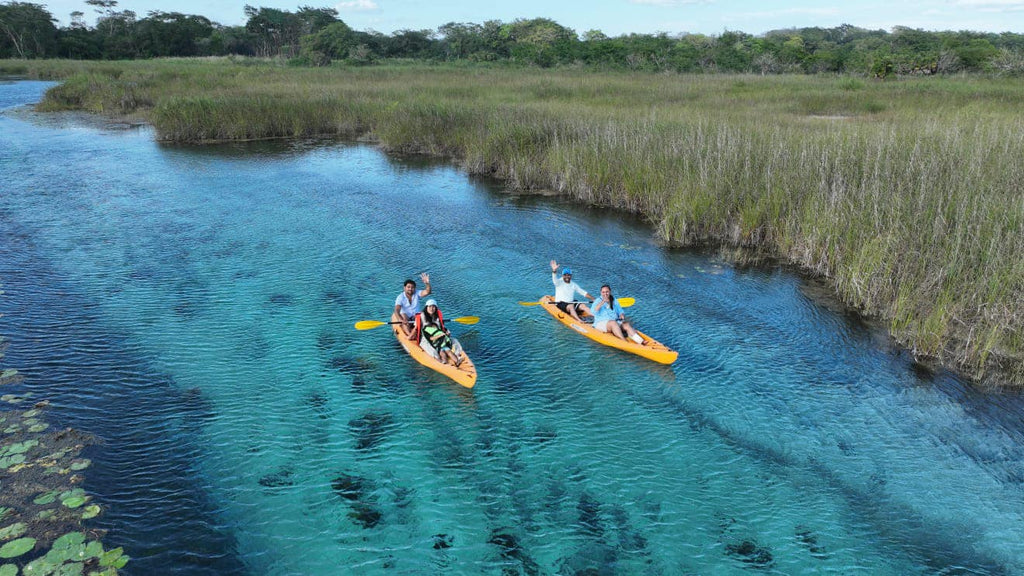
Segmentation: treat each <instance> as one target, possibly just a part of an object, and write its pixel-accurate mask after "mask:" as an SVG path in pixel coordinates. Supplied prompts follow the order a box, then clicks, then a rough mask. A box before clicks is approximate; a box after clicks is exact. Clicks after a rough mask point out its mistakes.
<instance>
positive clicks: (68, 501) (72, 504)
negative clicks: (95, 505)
mask: <svg viewBox="0 0 1024 576" xmlns="http://www.w3.org/2000/svg"><path fill="white" fill-rule="evenodd" d="M88 500H89V498H88V497H86V496H72V497H70V498H65V499H64V500H61V504H63V505H65V506H67V507H68V508H78V507H79V506H81V505H82V504H85V503H86V502H87V501H88Z"/></svg>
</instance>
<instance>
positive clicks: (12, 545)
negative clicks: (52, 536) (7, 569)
mask: <svg viewBox="0 0 1024 576" xmlns="http://www.w3.org/2000/svg"><path fill="white" fill-rule="evenodd" d="M35 547H36V539H35V538H18V539H17V540H11V541H10V542H8V543H7V544H4V545H3V546H0V558H17V557H18V556H21V555H22V554H24V553H25V552H28V551H29V550H31V549H33V548H35Z"/></svg>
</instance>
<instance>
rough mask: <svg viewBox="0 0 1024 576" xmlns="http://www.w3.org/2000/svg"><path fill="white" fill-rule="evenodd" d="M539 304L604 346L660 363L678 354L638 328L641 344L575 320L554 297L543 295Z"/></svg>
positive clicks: (674, 359) (669, 360)
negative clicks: (641, 339)
mask: <svg viewBox="0 0 1024 576" xmlns="http://www.w3.org/2000/svg"><path fill="white" fill-rule="evenodd" d="M540 305H541V306H543V307H544V309H545V310H547V311H548V314H551V315H552V316H554V317H555V318H558V321H559V322H561V323H562V324H565V325H566V326H568V327H569V328H572V329H573V330H575V331H577V332H579V333H580V334H583V335H584V336H586V337H587V338H590V339H591V340H594V341H595V342H600V343H601V344H604V345H605V346H611V347H612V348H618V349H619V350H623V351H626V352H629V353H631V354H636V355H637V356H643V357H644V358H647V359H648V360H654V361H655V362H660V363H662V364H671V363H673V362H675V361H676V358H677V357H678V356H679V353H678V352H676V351H675V350H672V349H671V348H669V347H668V346H665V345H664V344H662V343H661V342H658V341H657V340H655V339H654V338H651V337H650V336H648V335H647V334H644V333H643V332H640V331H639V330H637V334H639V335H640V336H641V337H642V338H643V339H644V343H643V344H637V343H636V342H633V341H632V340H623V339H622V338H619V337H618V336H616V335H614V334H609V333H608V332H601V331H599V330H596V329H594V327H593V326H592V325H590V324H587V323H584V322H577V321H576V319H575V318H573V317H572V316H570V315H569V314H566V313H565V312H562V311H561V310H559V309H558V308H557V307H556V306H555V299H554V297H552V296H544V297H543V298H541V299H540Z"/></svg>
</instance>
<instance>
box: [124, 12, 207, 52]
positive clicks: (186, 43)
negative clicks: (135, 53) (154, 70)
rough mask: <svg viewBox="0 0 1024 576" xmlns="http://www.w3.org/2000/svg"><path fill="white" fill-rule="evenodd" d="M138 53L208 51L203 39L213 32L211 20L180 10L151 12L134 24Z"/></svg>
mask: <svg viewBox="0 0 1024 576" xmlns="http://www.w3.org/2000/svg"><path fill="white" fill-rule="evenodd" d="M135 33H136V37H137V39H136V44H137V46H138V50H139V55H140V56H142V57H144V58H150V57H154V56H198V55H202V54H208V53H207V52H205V51H204V50H203V48H204V46H203V44H202V40H203V39H206V38H209V37H210V36H211V35H212V34H213V23H212V22H210V21H209V20H207V19H206V18H204V17H202V16H191V15H185V14H181V13H179V12H159V11H153V12H150V13H149V15H148V16H147V17H146V18H143V19H142V20H139V22H138V23H137V25H136V30H135Z"/></svg>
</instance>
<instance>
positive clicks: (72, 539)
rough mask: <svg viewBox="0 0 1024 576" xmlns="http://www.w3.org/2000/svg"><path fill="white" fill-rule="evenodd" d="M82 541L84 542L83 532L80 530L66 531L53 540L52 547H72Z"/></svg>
mask: <svg viewBox="0 0 1024 576" xmlns="http://www.w3.org/2000/svg"><path fill="white" fill-rule="evenodd" d="M83 542H85V534H82V533H81V532H68V533H67V534H65V535H63V536H61V537H60V538H57V539H56V540H54V541H53V548H72V547H74V546H78V545H79V544H82V543H83Z"/></svg>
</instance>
